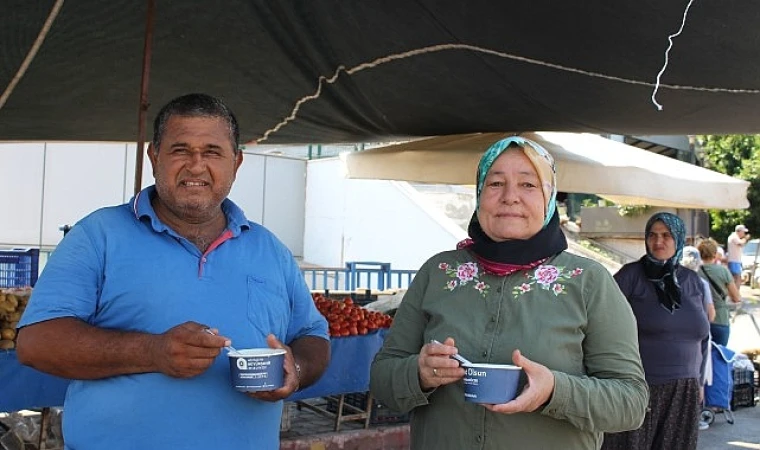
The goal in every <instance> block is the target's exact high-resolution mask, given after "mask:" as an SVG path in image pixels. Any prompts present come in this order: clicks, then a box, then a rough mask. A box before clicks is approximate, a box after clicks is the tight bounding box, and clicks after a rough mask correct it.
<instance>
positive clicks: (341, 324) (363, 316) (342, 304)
mask: <svg viewBox="0 0 760 450" xmlns="http://www.w3.org/2000/svg"><path fill="white" fill-rule="evenodd" d="M312 298H313V299H314V304H315V305H316V306H317V309H318V310H319V312H320V313H322V315H323V316H325V318H326V319H327V323H328V325H329V326H330V336H331V337H341V336H359V335H365V334H367V333H371V332H372V331H375V330H379V329H381V328H389V327H390V326H391V323H393V318H392V317H391V316H389V315H388V314H384V313H381V312H378V311H370V310H368V309H365V308H363V307H361V306H359V305H357V304H355V303H354V301H353V299H351V297H345V298H343V299H341V300H334V299H331V298H327V297H325V296H324V295H322V294H312Z"/></svg>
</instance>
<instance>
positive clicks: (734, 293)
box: [698, 239, 742, 346]
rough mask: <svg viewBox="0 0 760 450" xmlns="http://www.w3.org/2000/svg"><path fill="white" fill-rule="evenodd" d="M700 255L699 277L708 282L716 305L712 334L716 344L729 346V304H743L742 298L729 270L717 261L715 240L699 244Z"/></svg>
mask: <svg viewBox="0 0 760 450" xmlns="http://www.w3.org/2000/svg"><path fill="white" fill-rule="evenodd" d="M698 249H699V255H700V257H701V258H702V267H700V269H699V272H698V273H699V276H700V277H702V278H703V279H704V280H706V281H707V282H708V284H709V285H710V292H711V293H712V298H713V303H714V305H715V318H714V319H713V320H711V321H710V334H711V335H712V340H713V342H715V343H716V344H720V345H723V346H725V345H728V338H729V336H730V335H731V328H730V326H729V324H730V319H729V313H728V309H729V304H728V301H730V302H731V303H734V304H738V303H741V301H742V297H741V294H740V292H739V288H738V287H737V286H736V283H735V282H734V279H733V277H732V276H731V273H730V272H729V271H728V269H727V268H726V267H725V266H723V265H721V264H720V263H719V262H718V261H717V249H718V244H717V242H715V240H713V239H707V240H704V241H702V242H700V243H699V246H698Z"/></svg>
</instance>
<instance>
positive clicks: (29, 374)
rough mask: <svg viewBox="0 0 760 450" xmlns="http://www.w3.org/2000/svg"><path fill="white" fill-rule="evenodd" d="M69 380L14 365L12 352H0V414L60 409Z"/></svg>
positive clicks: (20, 365)
mask: <svg viewBox="0 0 760 450" xmlns="http://www.w3.org/2000/svg"><path fill="white" fill-rule="evenodd" d="M68 385H69V380H67V379H64V378H59V377H55V376H53V375H48V374H46V373H42V372H40V371H38V370H34V369H32V368H31V367H27V366H24V365H22V364H21V363H19V362H18V358H16V352H15V351H14V350H5V351H0V386H2V389H0V411H3V412H10V411H19V410H22V409H31V408H44V407H50V406H62V405H63V399H64V397H66V388H67V387H68Z"/></svg>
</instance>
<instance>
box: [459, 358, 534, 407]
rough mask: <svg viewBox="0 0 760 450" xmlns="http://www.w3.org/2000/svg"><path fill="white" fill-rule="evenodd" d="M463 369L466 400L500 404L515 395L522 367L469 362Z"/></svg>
mask: <svg viewBox="0 0 760 450" xmlns="http://www.w3.org/2000/svg"><path fill="white" fill-rule="evenodd" d="M462 368H463V369H464V372H465V373H464V379H463V382H464V398H465V400H467V401H468V402H473V403H485V404H491V405H500V404H502V403H507V402H508V401H510V400H513V399H514V398H515V397H517V388H518V385H519V382H520V372H522V369H521V368H519V367H517V366H513V365H511V364H475V363H473V364H470V365H464V366H462Z"/></svg>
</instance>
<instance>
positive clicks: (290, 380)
mask: <svg viewBox="0 0 760 450" xmlns="http://www.w3.org/2000/svg"><path fill="white" fill-rule="evenodd" d="M267 345H269V348H282V349H285V351H286V353H285V362H284V363H283V370H284V372H285V374H284V380H283V385H282V387H281V388H279V389H275V390H273V391H259V392H248V393H247V395H248V396H249V397H251V398H255V399H257V400H263V401H266V402H276V401H279V400H282V399H284V398H287V397H289V396H290V395H291V394H292V393H293V392H295V391H297V390H298V387H299V380H298V373H297V372H296V360H295V358H294V357H293V351H292V350H291V349H290V347H288V346H287V345H285V344H283V343H282V342H280V341H279V340H278V339H277V338H276V337H275V336H274V335H273V334H270V335H269V336H267Z"/></svg>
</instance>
